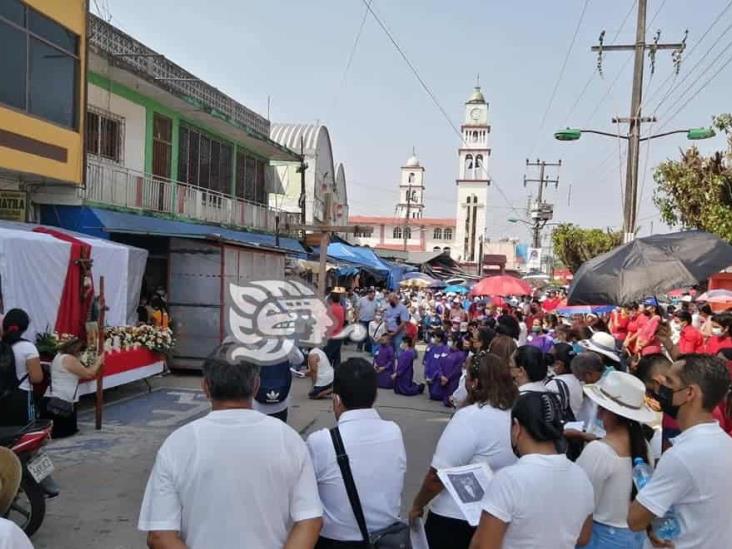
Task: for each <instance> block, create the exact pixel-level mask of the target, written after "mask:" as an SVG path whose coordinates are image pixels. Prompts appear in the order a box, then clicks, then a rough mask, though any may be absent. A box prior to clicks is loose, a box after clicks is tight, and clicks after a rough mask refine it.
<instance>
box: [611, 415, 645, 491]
mask: <svg viewBox="0 0 732 549" xmlns="http://www.w3.org/2000/svg"><path fill="white" fill-rule="evenodd" d="M615 417H616V418H617V420H618V423H619V424H620V425H622V426H624V427H625V428H626V429H627V430H628V439H629V441H630V460H631V462H635V460H636V458H640V459H642V460H643V461H644V462H646V463H649V464H650V463H651V460H650V459H649V457H648V441H649V440H650V438H651V437H649V436H647V434H650V435H651V436H653V431H652V430H650V433H647V431H646V430H645V429H644V427H643V425H641V424H640V423H638V422H637V421H634V420H632V419H628V418H626V417H623V416H620V415H618V414H615ZM631 485H632V487H631V493H630V499H631V501H632V500H634V499H635V496H636V495H637V494H638V490H637V489H636V487H635V483H633V482H631Z"/></svg>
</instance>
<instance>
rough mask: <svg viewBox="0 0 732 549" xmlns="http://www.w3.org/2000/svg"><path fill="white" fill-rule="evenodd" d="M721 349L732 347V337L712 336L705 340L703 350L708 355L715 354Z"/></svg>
mask: <svg viewBox="0 0 732 549" xmlns="http://www.w3.org/2000/svg"><path fill="white" fill-rule="evenodd" d="M722 349H732V337H729V336H712V337H710V338H709V339H708V340H707V344H706V345H705V346H704V350H703V352H705V353H706V354H708V355H716V354H717V353H719V351H721V350H722Z"/></svg>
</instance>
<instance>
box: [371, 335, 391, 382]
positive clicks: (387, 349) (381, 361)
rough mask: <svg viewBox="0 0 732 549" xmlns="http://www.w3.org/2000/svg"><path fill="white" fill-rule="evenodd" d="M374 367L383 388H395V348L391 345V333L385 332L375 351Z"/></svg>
mask: <svg viewBox="0 0 732 549" xmlns="http://www.w3.org/2000/svg"><path fill="white" fill-rule="evenodd" d="M374 368H375V369H376V373H377V374H378V378H377V380H378V385H379V387H380V388H381V389H393V388H394V379H393V378H392V375H393V374H394V348H393V347H392V346H391V341H390V339H389V334H384V335H383V336H381V339H380V340H379V345H378V346H377V347H376V350H375V351H374Z"/></svg>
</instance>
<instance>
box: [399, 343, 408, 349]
mask: <svg viewBox="0 0 732 549" xmlns="http://www.w3.org/2000/svg"><path fill="white" fill-rule="evenodd" d="M407 347H408V346H407V344H406V343H402V344H401V345H399V348H400V349H401V350H402V351H406V350H407Z"/></svg>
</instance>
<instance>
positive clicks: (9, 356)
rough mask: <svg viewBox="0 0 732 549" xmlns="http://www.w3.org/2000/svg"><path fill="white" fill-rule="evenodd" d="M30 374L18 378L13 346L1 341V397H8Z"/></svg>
mask: <svg viewBox="0 0 732 549" xmlns="http://www.w3.org/2000/svg"><path fill="white" fill-rule="evenodd" d="M27 377H28V374H26V375H25V376H23V379H18V375H17V374H16V372H15V354H13V346H12V345H10V344H9V343H6V342H4V341H0V399H3V398H5V397H7V396H8V395H9V394H11V393H12V392H13V391H15V389H17V388H18V386H19V385H20V384H21V383H23V381H25V378H27Z"/></svg>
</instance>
